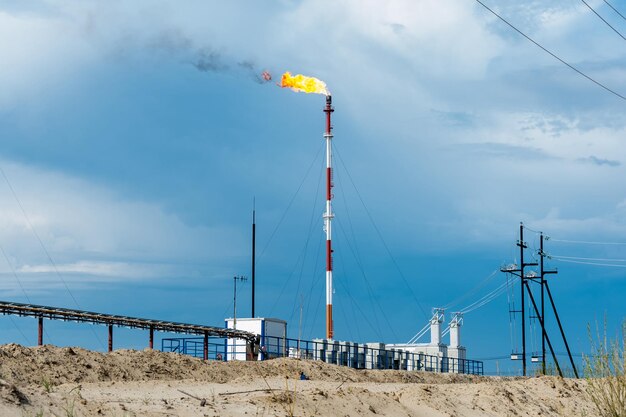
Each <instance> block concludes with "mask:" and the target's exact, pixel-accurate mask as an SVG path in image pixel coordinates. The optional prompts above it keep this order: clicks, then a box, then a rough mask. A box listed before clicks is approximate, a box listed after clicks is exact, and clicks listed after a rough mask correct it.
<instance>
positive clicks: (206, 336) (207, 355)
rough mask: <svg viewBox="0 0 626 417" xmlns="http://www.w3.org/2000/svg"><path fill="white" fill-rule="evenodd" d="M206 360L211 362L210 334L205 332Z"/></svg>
mask: <svg viewBox="0 0 626 417" xmlns="http://www.w3.org/2000/svg"><path fill="white" fill-rule="evenodd" d="M203 357H204V360H205V361H207V360H209V334H208V333H207V332H206V331H205V332H204V355H203Z"/></svg>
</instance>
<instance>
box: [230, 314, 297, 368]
mask: <svg viewBox="0 0 626 417" xmlns="http://www.w3.org/2000/svg"><path fill="white" fill-rule="evenodd" d="M226 328H227V329H235V328H236V329H237V330H244V331H247V332H250V333H254V334H256V335H258V336H261V342H260V349H261V351H260V352H259V359H270V358H276V357H279V356H284V352H285V349H286V348H287V322H286V321H284V320H280V319H274V318H264V317H257V318H237V321H236V322H235V321H234V320H233V319H232V318H228V319H226ZM246 348H247V345H246V341H245V340H244V339H227V341H226V360H229V361H232V360H237V361H245V360H246V355H247V352H246ZM261 356H263V357H262V358H261Z"/></svg>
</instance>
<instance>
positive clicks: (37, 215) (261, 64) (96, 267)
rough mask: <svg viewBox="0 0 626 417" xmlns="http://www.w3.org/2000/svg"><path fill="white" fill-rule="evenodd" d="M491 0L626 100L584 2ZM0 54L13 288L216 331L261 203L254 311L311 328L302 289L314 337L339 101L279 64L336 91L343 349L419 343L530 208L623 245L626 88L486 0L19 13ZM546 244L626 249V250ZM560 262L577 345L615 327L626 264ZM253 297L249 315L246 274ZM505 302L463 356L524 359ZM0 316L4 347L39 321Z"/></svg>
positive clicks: (57, 302)
mask: <svg viewBox="0 0 626 417" xmlns="http://www.w3.org/2000/svg"><path fill="white" fill-rule="evenodd" d="M487 4H490V3H487ZM590 4H591V5H592V6H593V7H594V8H595V9H596V10H597V11H598V12H599V13H600V14H601V15H603V17H605V18H606V19H607V20H608V21H609V22H611V24H613V25H614V26H615V27H616V28H617V29H618V30H621V31H622V32H623V31H626V22H625V21H624V20H623V19H621V18H620V17H619V16H618V15H617V14H615V13H614V12H613V11H612V10H611V9H610V8H609V7H608V6H606V4H605V3H604V2H602V1H594V2H590ZM490 5H491V6H493V7H494V8H495V9H496V10H497V11H498V12H499V13H500V14H501V15H502V16H504V17H506V18H507V19H509V21H511V22H512V23H513V24H514V25H516V26H518V27H519V28H520V29H521V30H523V31H524V32H525V33H527V34H528V35H529V36H531V37H532V38H533V39H535V40H536V41H538V42H540V43H541V44H542V45H544V46H545V47H546V48H548V49H550V50H551V51H553V52H555V53H556V54H557V55H559V56H560V57H561V58H563V59H564V60H566V61H567V62H569V63H571V64H572V65H575V66H576V67H577V68H579V69H580V70H582V71H583V72H585V73H586V74H588V75H590V76H592V77H593V78H594V79H596V80H598V81H600V82H601V83H604V84H606V85H607V86H609V87H610V88H612V89H614V90H616V91H618V92H620V93H621V94H626V81H625V80H626V77H625V76H624V75H625V74H624V68H625V63H626V53H625V49H624V44H623V40H622V39H620V38H619V36H618V35H617V34H616V33H615V32H613V31H612V30H611V29H610V28H609V27H608V26H606V25H605V24H604V23H603V22H602V21H600V20H599V19H598V18H597V17H596V16H595V15H593V14H592V12H591V11H590V10H589V9H588V8H587V7H586V6H585V5H584V4H583V3H582V2H580V3H579V2H576V1H557V2H552V3H551V4H550V5H549V6H546V5H545V3H544V2H539V1H525V2H517V1H501V2H497V3H491V4H490ZM615 6H616V7H617V8H618V9H619V8H620V4H619V3H618V2H616V4H615ZM622 11H626V10H622ZM0 56H1V57H2V59H1V66H0V167H1V168H2V170H3V171H4V173H5V174H6V177H7V178H8V180H9V183H10V184H11V186H12V187H13V189H14V191H15V193H16V194H17V196H18V199H19V201H20V202H21V204H22V206H23V208H24V211H25V212H26V216H25V215H24V213H23V212H22V210H21V208H20V206H19V204H18V202H17V200H16V199H15V198H14V196H13V194H12V192H11V190H10V188H9V185H8V183H7V182H6V181H5V180H4V178H0V180H1V181H0V197H1V198H0V202H1V203H0V244H1V245H2V247H3V250H4V251H5V253H6V255H7V259H4V258H2V259H0V274H1V275H0V276H1V277H2V280H1V281H0V282H1V288H2V292H3V294H4V295H3V296H2V297H1V298H2V299H4V300H14V301H22V302H26V301H28V300H30V302H32V303H36V304H45V305H54V306H65V307H70V308H76V307H77V304H78V307H80V308H82V309H87V310H94V311H102V312H109V313H118V314H128V315H136V316H143V317H151V318H163V319H170V320H179V321H190V322H199V323H206V324H213V325H221V324H222V323H223V318H224V317H225V316H230V315H231V314H232V290H233V288H232V287H233V280H232V276H233V275H241V274H243V275H248V276H249V275H250V217H251V208H252V200H253V198H254V197H256V207H257V220H258V225H257V230H258V235H257V236H258V241H257V242H258V245H257V249H258V265H257V272H258V275H257V278H258V292H257V303H258V307H257V312H258V314H259V315H263V316H276V317H281V318H285V319H287V320H288V321H289V326H290V332H291V334H292V335H293V336H296V335H297V323H298V317H299V313H298V311H299V305H300V303H301V302H302V304H303V311H304V312H305V317H304V320H303V322H304V326H303V327H304V329H303V332H304V336H305V337H307V338H312V337H317V336H321V335H322V334H323V326H324V318H323V316H322V314H323V311H324V309H323V305H322V303H323V299H322V297H323V291H324V288H323V270H322V265H323V259H322V258H321V256H322V250H321V244H322V243H323V242H322V239H323V232H322V229H321V214H322V211H323V207H322V204H323V201H322V200H323V198H324V194H323V191H322V189H318V184H319V178H320V175H321V173H322V168H323V161H322V159H321V158H322V153H321V152H322V145H323V144H322V140H323V138H322V132H323V128H324V124H323V123H324V119H323V117H324V115H323V113H322V111H321V110H322V107H323V104H324V102H323V97H321V96H317V95H304V94H296V93H293V92H290V91H287V90H282V89H280V88H278V87H276V86H275V85H274V83H266V84H261V83H259V82H258V79H257V75H258V73H259V72H260V71H262V70H265V69H266V70H269V71H270V72H271V73H272V74H274V76H275V77H277V76H279V75H280V74H281V73H282V72H283V71H286V70H289V71H291V72H293V73H303V74H307V75H312V76H316V77H318V78H320V79H323V80H324V81H326V82H327V84H328V86H329V88H330V90H331V91H332V93H333V103H334V105H335V108H336V112H335V114H334V127H335V128H334V133H335V150H336V152H337V154H338V156H339V157H338V158H336V160H335V161H336V188H335V198H336V202H335V211H336V216H337V222H336V224H337V226H336V228H335V236H334V244H335V250H336V252H335V256H336V259H335V266H336V275H335V280H336V285H335V287H336V293H335V303H336V307H335V309H336V313H335V316H336V333H337V337H338V338H339V339H352V340H355V339H358V340H359V341H370V340H379V339H382V340H384V341H386V342H395V341H406V340H408V339H409V338H410V337H411V336H412V335H413V334H414V333H416V332H417V330H419V329H420V328H422V326H423V325H424V323H425V317H424V314H423V312H422V310H426V312H428V311H429V310H430V308H431V307H434V306H441V305H447V304H448V303H449V302H450V301H451V300H454V299H456V298H458V297H459V296H461V295H462V294H464V293H466V292H467V291H469V290H470V289H471V288H472V287H473V286H474V285H475V284H476V283H478V282H481V281H482V280H483V279H484V278H485V277H487V276H489V275H490V274H491V273H492V271H494V270H496V269H498V268H499V266H500V265H501V264H503V263H506V262H511V261H513V260H515V258H516V257H517V254H516V251H515V247H514V244H515V241H516V239H517V230H518V225H519V222H520V221H524V222H525V224H527V225H528V226H529V227H530V228H532V229H534V230H542V231H544V232H545V233H546V234H548V235H550V236H552V237H553V238H554V239H561V240H577V241H591V242H626V223H625V220H626V193H625V191H624V186H623V178H624V175H625V174H626V173H625V172H624V171H625V169H624V161H623V158H624V157H623V155H624V149H625V147H624V144H623V139H624V137H625V135H624V134H625V133H626V117H625V116H624V112H623V107H624V105H625V103H624V101H623V100H621V99H619V98H617V97H615V96H613V95H611V94H609V93H607V92H606V91H604V90H602V89H601V88H599V87H598V86H596V85H594V84H593V83H591V82H590V81H588V80H586V79H584V78H583V77H581V76H580V75H578V74H576V73H575V72H573V71H572V70H570V69H568V68H567V67H565V66H564V65H563V64H561V63H559V62H558V61H556V60H555V59H554V58H552V57H550V56H549V55H547V54H546V53H545V52H543V51H541V50H540V49H539V48H537V47H536V46H535V45H533V44H531V43H530V42H529V41H527V40H526V39H524V38H522V37H521V36H519V35H518V34H516V33H515V32H514V31H512V30H511V29H510V28H509V27H507V26H506V25H504V24H503V23H502V22H501V21H499V20H497V19H496V18H495V17H494V16H493V15H491V14H490V13H489V12H487V11H486V10H485V9H483V8H482V7H481V6H480V5H479V4H478V3H476V2H472V1H468V0H453V1H449V2H443V3H442V2H438V1H430V0H420V1H409V0H406V1H404V0H396V1H389V2H386V3H385V5H381V4H380V2H374V1H356V0H347V1H343V2H326V1H323V2H319V1H312V0H304V1H287V0H284V1H275V2H264V3H261V2H243V1H231V2H200V1H197V2H196V1H190V2H185V3H184V4H182V5H181V4H180V2H170V1H158V2H154V1H150V2H148V1H134V2H131V3H128V2H117V1H115V2H97V1H80V2H76V1H28V2H23V1H2V2H0ZM297 190H299V191H298V192H296V191H297ZM294 196H295V197H294ZM292 198H293V203H291V204H290V202H291V201H292ZM363 203H364V204H363ZM288 207H289V209H288V210H287V208H288ZM370 217H371V219H373V222H372V221H371V219H370ZM281 219H282V220H281ZM31 225H32V227H31ZM33 228H34V230H35V231H36V233H37V235H38V236H39V237H40V238H41V241H42V242H43V246H44V247H45V248H46V250H47V251H48V253H49V254H50V256H51V258H52V259H53V261H54V263H55V265H56V270H55V268H54V266H53V265H52V264H51V263H50V261H49V260H48V257H47V255H46V253H45V251H44V250H43V248H42V245H40V243H39V241H38V239H37V236H35V233H34V232H33ZM377 230H378V231H377ZM378 232H380V235H382V237H383V239H384V241H383V240H381V239H380V237H379V233H378ZM536 238H537V236H536V235H535V234H533V233H529V239H528V240H529V241H531V240H533V239H534V240H533V242H535V243H536ZM546 250H547V251H548V252H552V253H555V254H558V255H561V256H575V257H587V258H598V259H605V258H606V259H625V258H626V246H623V245H595V244H593V245H592V244H571V243H569V244H568V243H564V242H557V241H552V242H548V243H547V246H546ZM389 253H391V254H392V256H393V259H392V257H390V256H389ZM7 260H8V261H7ZM604 263H606V262H604ZM612 264H617V265H619V264H620V263H619V262H617V263H616V262H613V263H612ZM396 265H397V266H398V268H396ZM550 265H551V266H553V267H558V268H559V271H560V273H559V275H558V276H557V277H554V278H553V279H552V289H553V292H554V295H555V297H556V299H557V302H558V305H559V308H560V312H561V314H562V317H563V319H564V322H565V326H566V331H567V333H568V335H569V336H570V339H571V343H572V345H573V346H572V348H573V350H574V351H576V352H584V351H586V350H587V349H588V346H589V343H588V340H587V334H586V326H587V324H588V323H594V322H595V321H596V320H602V318H603V317H604V316H605V315H606V317H607V320H608V324H609V331H610V332H614V331H615V329H617V326H618V323H619V321H620V320H621V318H622V317H624V316H625V315H626V314H625V313H626V311H625V307H624V303H623V295H624V294H625V289H626V288H625V287H626V279H625V276H624V273H625V272H626V271H625V270H624V269H623V268H622V267H607V266H602V267H601V266H594V265H586V264H574V263H565V262H562V261H560V262H559V261H557V260H556V259H553V260H551V261H550ZM13 270H15V271H16V274H14V273H13ZM57 271H58V273H57ZM15 275H17V277H18V279H19V281H18V280H16V278H15ZM504 279H505V278H504V276H503V275H502V274H497V275H496V276H495V278H494V279H493V280H490V281H489V282H488V284H487V285H486V286H485V287H484V288H481V289H480V291H478V292H477V293H476V294H474V295H473V299H476V298H479V297H480V296H482V295H484V294H486V293H488V292H489V291H491V290H493V289H494V288H496V287H497V286H498V285H499V284H501V283H502V282H504ZM66 287H67V288H69V292H68V290H67V289H66ZM22 288H23V289H22ZM70 292H71V295H70ZM239 293H240V298H238V303H239V305H238V307H239V308H238V310H239V312H240V313H239V314H238V315H240V314H242V315H246V314H249V298H250V283H249V282H248V283H244V284H242V285H241V287H240V291H239ZM73 298H75V299H76V301H77V303H75V302H74V299H73ZM473 299H468V300H466V301H467V304H469V303H470V302H471V301H473ZM416 300H417V301H419V304H420V305H421V308H420V307H419V306H418V304H417V302H416ZM462 307H464V306H463V305H460V306H454V307H453V309H454V308H462ZM507 310H508V306H507V300H506V296H505V295H503V296H501V297H499V298H497V299H496V300H494V301H493V302H492V303H490V304H489V305H487V306H485V307H483V308H481V309H479V310H476V311H474V312H472V313H470V314H468V315H467V316H466V318H465V328H464V331H465V333H464V335H463V336H464V341H465V342H464V343H465V344H467V346H468V355H469V356H470V357H473V358H481V357H495V356H503V355H507V354H508V353H510V351H511V349H512V347H511V343H510V342H509V320H508V313H507ZM363 316H368V318H364V317H363ZM0 326H2V328H3V332H2V338H1V339H0V341H2V342H12V341H14V342H18V343H25V344H29V343H30V344H32V343H33V342H34V340H35V334H36V333H35V332H36V329H35V322H34V321H33V320H31V319H17V318H14V319H9V318H5V319H3V320H1V321H0ZM48 329H49V330H48V332H49V336H50V339H51V340H52V341H53V342H54V343H56V344H60V345H63V344H80V345H82V346H85V347H92V348H95V349H102V345H101V342H99V341H98V340H97V338H96V337H95V336H94V333H93V331H92V330H91V328H90V327H88V328H85V326H75V325H74V326H69V325H64V324H58V323H57V324H50V325H49V326H48ZM94 329H95V330H96V332H100V333H101V338H102V340H104V338H105V329H104V328H102V329H98V328H94ZM518 330H519V329H518ZM139 333H140V332H139ZM22 334H23V335H22ZM24 336H26V338H24ZM28 339H30V340H28ZM144 339H145V335H143V334H138V333H137V332H135V333H133V332H124V333H123V337H122V339H116V340H119V342H118V343H119V344H120V345H123V346H126V347H135V348H142V347H143V346H144V345H145V340H144ZM557 350H559V351H562V350H564V349H560V348H559V349H557ZM514 365H515V364H511V363H509V362H508V361H501V363H500V364H499V367H500V369H503V370H507V369H511V370H514V368H515V366H514ZM490 366H491V365H490Z"/></svg>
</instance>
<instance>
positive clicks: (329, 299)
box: [324, 94, 334, 339]
mask: <svg viewBox="0 0 626 417" xmlns="http://www.w3.org/2000/svg"><path fill="white" fill-rule="evenodd" d="M331 104H332V98H331V96H330V94H329V95H327V96H326V107H325V108H324V113H326V132H325V133H324V138H325V139H326V212H324V231H326V338H327V339H332V338H333V333H334V332H333V249H332V245H331V236H332V234H331V226H330V225H331V221H332V219H333V217H334V215H333V209H332V205H331V200H332V198H333V193H332V191H331V190H332V188H333V168H332V156H331V141H332V138H333V134H332V125H331V124H330V114H331V113H332V112H333V111H334V109H333V108H332V106H331Z"/></svg>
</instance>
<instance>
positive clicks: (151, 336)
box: [149, 326, 154, 350]
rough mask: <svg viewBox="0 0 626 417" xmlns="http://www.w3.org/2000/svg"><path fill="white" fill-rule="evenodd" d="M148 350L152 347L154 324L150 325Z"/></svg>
mask: <svg viewBox="0 0 626 417" xmlns="http://www.w3.org/2000/svg"><path fill="white" fill-rule="evenodd" d="M149 347H150V350H152V349H154V326H150V345H149Z"/></svg>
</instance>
